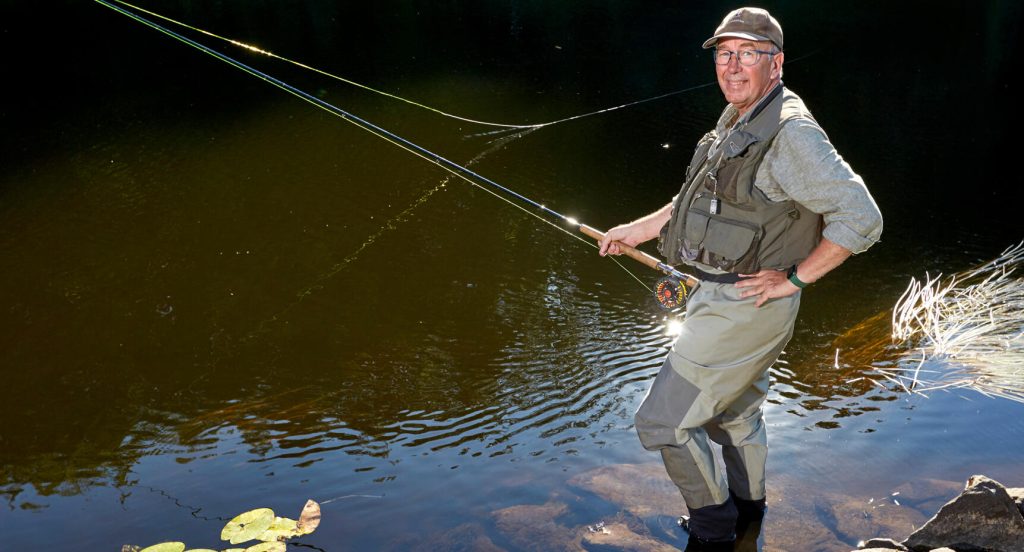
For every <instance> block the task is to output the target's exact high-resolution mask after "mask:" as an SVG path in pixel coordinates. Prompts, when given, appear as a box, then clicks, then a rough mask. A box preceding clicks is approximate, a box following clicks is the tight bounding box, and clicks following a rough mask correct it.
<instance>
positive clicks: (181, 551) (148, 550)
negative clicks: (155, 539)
mask: <svg viewBox="0 0 1024 552" xmlns="http://www.w3.org/2000/svg"><path fill="white" fill-rule="evenodd" d="M140 552H185V543H183V542H161V543H160V544H154V545H153V546H147V547H145V548H143V549H142V550H141V551H140Z"/></svg>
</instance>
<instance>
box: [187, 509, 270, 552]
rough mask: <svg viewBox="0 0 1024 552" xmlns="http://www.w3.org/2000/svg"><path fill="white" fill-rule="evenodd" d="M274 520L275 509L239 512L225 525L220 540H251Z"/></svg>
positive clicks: (232, 542)
mask: <svg viewBox="0 0 1024 552" xmlns="http://www.w3.org/2000/svg"><path fill="white" fill-rule="evenodd" d="M273 522H274V511H273V510H271V509H270V508H256V509H255V510H249V511H248V512H244V513H241V514H238V515H237V516H235V518H234V519H232V520H231V521H229V522H228V524H227V525H225V526H224V529H223V530H222V531H221V532H220V540H226V541H229V542H230V543H231V544H238V543H240V542H245V541H250V540H252V539H255V538H256V537H257V536H258V535H260V534H262V533H263V532H264V531H266V530H267V528H268V527H270V524H271V523H273ZM250 548H251V547H250ZM182 550H184V549H182ZM178 552H182V551H178Z"/></svg>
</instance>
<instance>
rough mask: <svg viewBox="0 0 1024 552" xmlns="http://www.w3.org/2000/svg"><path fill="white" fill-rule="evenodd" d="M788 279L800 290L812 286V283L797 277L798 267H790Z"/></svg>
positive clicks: (787, 274)
mask: <svg viewBox="0 0 1024 552" xmlns="http://www.w3.org/2000/svg"><path fill="white" fill-rule="evenodd" d="M786 278H788V279H789V282H790V283H791V284H793V285H794V286H796V287H798V288H800V289H804V288H805V287H807V286H809V285H810V282H805V281H803V280H801V279H800V278H797V277H796V265H793V266H791V267H789V272H787V273H786Z"/></svg>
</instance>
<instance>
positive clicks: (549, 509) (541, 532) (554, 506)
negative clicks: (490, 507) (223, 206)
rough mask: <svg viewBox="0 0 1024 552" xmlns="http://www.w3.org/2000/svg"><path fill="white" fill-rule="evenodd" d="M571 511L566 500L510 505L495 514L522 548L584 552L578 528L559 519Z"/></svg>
mask: <svg viewBox="0 0 1024 552" xmlns="http://www.w3.org/2000/svg"><path fill="white" fill-rule="evenodd" d="M568 511H569V507H568V506H566V505H565V504H564V503H562V502H554V501H552V502H548V503H547V504H540V505H537V504H524V505H521V506H510V507H508V508H502V509H501V510H496V511H494V512H492V513H491V515H492V516H494V521H495V523H496V525H497V526H498V530H499V531H501V532H502V533H503V534H504V535H505V536H507V537H508V538H509V540H511V541H512V542H513V543H514V544H515V545H516V548H517V549H519V550H537V551H546V550H566V551H583V550H584V548H583V546H582V545H581V544H580V538H581V537H580V536H579V535H578V534H577V532H576V531H573V530H572V529H569V528H568V527H566V526H564V525H561V524H560V523H558V522H556V521H555V519H556V518H558V517H559V516H561V515H563V514H565V513H566V512H568Z"/></svg>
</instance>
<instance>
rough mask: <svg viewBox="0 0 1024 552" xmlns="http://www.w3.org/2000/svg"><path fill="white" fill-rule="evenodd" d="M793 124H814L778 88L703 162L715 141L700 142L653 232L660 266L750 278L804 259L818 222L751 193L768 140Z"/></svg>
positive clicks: (790, 205) (788, 204)
mask: <svg viewBox="0 0 1024 552" xmlns="http://www.w3.org/2000/svg"><path fill="white" fill-rule="evenodd" d="M797 118H800V119H808V120H811V121H814V118H813V117H812V116H811V114H810V112H809V111H808V110H807V108H806V107H805V106H804V103H803V101H802V100H801V99H800V98H799V97H798V96H797V95H796V94H794V93H793V92H791V91H789V90H788V89H785V88H784V87H783V86H782V85H781V84H780V85H778V86H776V87H775V89H774V90H773V91H772V92H771V93H769V97H768V98H766V99H765V100H764V101H762V102H761V103H760V104H759V105H758V106H757V107H756V108H755V111H754V113H751V116H750V118H749V119H748V121H747V122H746V123H741V124H740V125H739V126H738V127H737V128H735V129H734V130H732V131H730V132H728V133H727V134H726V135H725V137H724V138H723V139H722V140H721V143H720V144H719V146H718V149H717V150H716V151H714V152H712V153H710V155H709V152H711V148H712V146H713V145H714V143H715V141H716V140H717V139H718V134H717V131H716V130H712V131H711V132H709V133H707V134H705V135H704V137H703V138H702V139H701V140H700V142H698V144H697V151H696V152H694V155H693V159H692V160H691V161H690V165H689V166H688V167H687V169H686V182H685V183H684V184H683V187H682V189H680V191H679V195H677V196H676V198H675V201H674V203H673V205H672V217H671V218H670V219H669V221H668V223H666V224H665V226H664V227H663V228H662V229H661V236H660V239H659V244H658V247H659V249H660V251H661V253H662V255H664V256H665V258H666V260H667V262H668V264H670V265H676V264H679V263H686V264H689V265H695V266H697V268H704V269H706V268H707V267H712V268H716V269H719V270H724V271H726V272H737V273H743V274H752V273H754V272H757V271H759V270H761V269H765V268H772V269H785V268H789V267H790V266H793V265H795V264H798V263H799V262H800V261H802V260H804V259H805V258H807V256H808V255H809V254H810V252H811V250H812V249H814V247H815V246H816V245H818V242H819V241H820V240H821V230H822V224H823V223H822V218H821V215H818V214H816V213H814V212H812V211H810V210H808V209H807V208H805V207H803V206H802V205H800V204H799V203H797V202H795V201H793V200H786V201H771V200H770V199H768V197H767V196H766V195H765V194H764V192H762V191H761V190H760V189H759V188H757V187H756V186H754V176H755V175H756V174H757V168H758V167H759V166H760V165H761V161H762V160H763V159H764V156H765V154H766V153H767V152H768V148H770V147H771V145H772V141H773V140H774V139H775V136H776V135H777V134H778V133H779V130H780V129H781V128H782V125H783V124H785V123H786V122H787V121H790V120H793V119H797ZM701 265H703V266H701Z"/></svg>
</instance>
